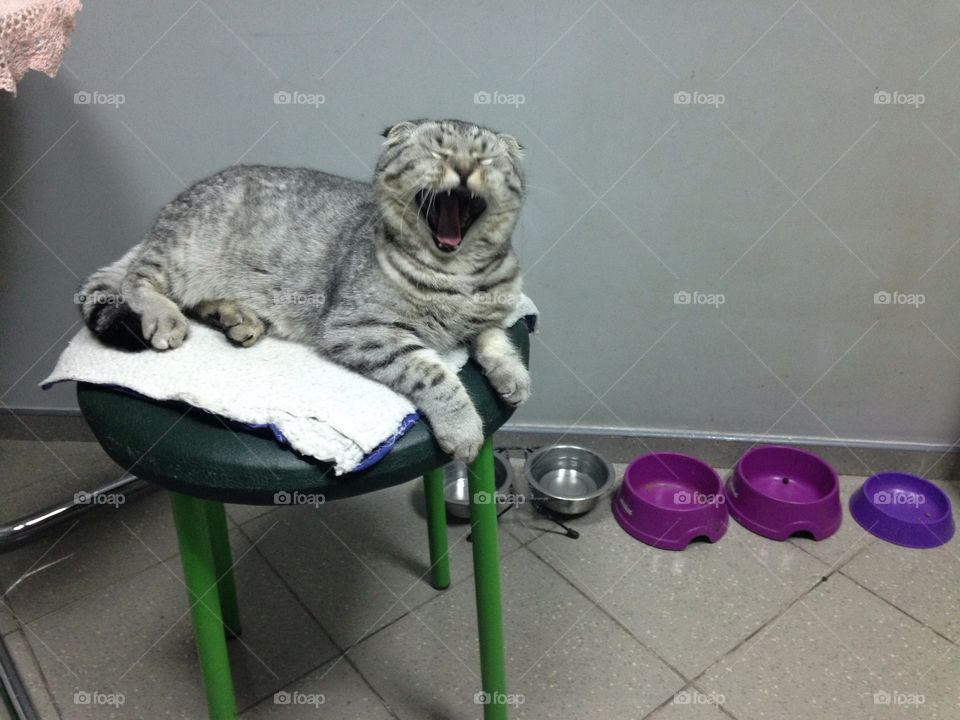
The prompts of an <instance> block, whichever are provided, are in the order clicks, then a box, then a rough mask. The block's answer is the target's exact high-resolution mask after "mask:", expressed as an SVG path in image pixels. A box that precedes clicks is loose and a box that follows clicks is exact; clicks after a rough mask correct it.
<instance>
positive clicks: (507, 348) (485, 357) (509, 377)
mask: <svg viewBox="0 0 960 720" xmlns="http://www.w3.org/2000/svg"><path fill="white" fill-rule="evenodd" d="M472 349H473V356H474V358H475V359H476V361H477V362H478V363H479V364H480V367H482V368H483V371H484V373H486V375H487V379H488V380H489V381H490V384H491V385H493V388H494V390H496V391H497V392H498V393H500V395H501V396H502V397H503V399H504V400H506V401H507V402H508V403H510V404H511V405H520V404H521V403H523V402H525V401H526V400H527V398H528V397H530V373H529V372H528V371H527V368H526V366H525V365H524V364H523V359H522V358H521V357H520V353H519V352H517V349H516V348H515V347H514V346H513V343H512V342H511V341H510V336H509V335H507V333H506V331H505V330H503V329H502V328H490V329H488V330H484V331H483V332H481V333H480V334H479V335H478V336H477V338H476V339H475V340H474V341H473V348H472Z"/></svg>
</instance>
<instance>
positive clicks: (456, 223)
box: [436, 195, 463, 248]
mask: <svg viewBox="0 0 960 720" xmlns="http://www.w3.org/2000/svg"><path fill="white" fill-rule="evenodd" d="M436 202H437V240H438V241H439V242H440V244H441V245H443V246H444V247H448V248H456V247H460V241H461V240H462V239H463V238H461V237H460V202H459V201H458V200H457V198H455V197H453V196H450V195H447V196H440V197H438V198H437V201H436Z"/></svg>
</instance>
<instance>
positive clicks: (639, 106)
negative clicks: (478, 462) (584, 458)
mask: <svg viewBox="0 0 960 720" xmlns="http://www.w3.org/2000/svg"><path fill="white" fill-rule="evenodd" d="M338 5H341V6H343V7H344V8H346V7H348V6H347V5H346V4H344V3H340V4H338ZM349 7H350V9H349V10H347V9H339V8H337V7H333V6H331V5H330V4H327V5H326V6H324V7H318V4H317V3H315V2H307V1H306V0H302V1H298V2H283V3H261V2H252V1H250V0H245V1H244V2H226V1H225V0H200V1H198V2H196V3H193V4H191V0H177V1H171V2H163V3H149V2H145V1H142V0H141V1H140V2H90V3H87V6H86V8H85V9H84V10H83V12H82V13H81V14H80V15H79V18H78V26H77V30H76V33H75V35H74V38H73V46H72V47H71V48H70V50H69V51H68V53H67V54H66V64H67V66H68V68H64V69H63V70H61V72H60V74H59V76H58V77H57V78H56V79H53V80H51V79H47V78H45V77H42V76H38V75H36V74H34V75H33V76H31V77H29V78H28V79H26V81H25V82H23V83H22V85H21V89H20V96H19V97H18V98H17V99H16V100H13V99H11V98H9V97H4V98H0V137H2V148H0V153H2V155H0V157H2V161H0V193H4V192H5V193H6V194H3V195H2V202H3V203H4V205H0V238H2V240H0V253H2V255H0V273H2V276H0V277H2V298H0V300H2V302H0V332H2V352H0V393H3V395H2V401H3V403H5V404H6V405H8V406H10V407H15V408H51V409H71V408H74V407H75V402H74V397H73V390H72V388H70V387H62V388H59V389H55V390H53V391H50V392H41V391H40V390H39V389H37V387H36V384H37V382H38V381H39V380H40V379H41V378H42V377H43V375H44V374H45V373H46V372H47V371H48V370H49V369H50V368H51V366H52V363H53V362H54V359H55V358H56V355H57V352H58V350H59V349H60V348H62V347H63V345H64V344H65V342H66V338H67V337H69V336H70V335H72V333H73V332H75V331H76V326H75V325H74V323H75V322H76V320H77V309H76V308H75V307H74V305H73V304H72V303H71V296H72V294H73V292H74V290H75V286H76V285H77V283H78V278H80V277H83V276H84V275H85V274H86V273H88V272H90V271H91V270H93V269H94V268H96V267H98V266H100V265H103V264H105V263H107V262H108V261H110V260H113V259H114V258H116V257H117V256H119V255H120V254H121V252H122V251H123V250H124V249H125V248H127V247H128V246H130V245H131V244H133V243H134V242H136V241H137V240H138V238H139V237H140V236H141V235H142V233H143V232H144V230H145V229H146V228H147V226H148V224H149V223H150V221H151V218H152V216H153V215H154V214H155V212H156V211H157V209H158V208H159V207H160V205H161V204H162V203H164V202H165V201H167V200H168V199H170V198H171V197H172V196H173V195H174V194H175V193H176V192H177V191H178V190H179V189H180V188H181V186H182V182H187V183H189V182H191V181H193V180H195V179H197V178H200V177H202V176H204V175H207V174H209V173H211V172H212V171H214V170H217V169H219V168H220V167H222V166H225V165H229V164H231V163H233V162H235V161H237V160H238V159H241V158H242V159H243V161H245V162H257V163H273V164H303V165H310V166H316V167H321V168H324V169H327V170H331V171H334V172H339V173H342V174H344V175H349V176H353V177H367V176H369V174H370V166H371V165H372V163H373V162H374V159H375V157H376V155H377V153H378V151H379V149H380V145H379V142H380V138H379V137H378V134H377V133H378V132H379V131H380V130H381V129H382V128H383V126H385V125H386V124H388V123H389V122H391V121H395V120H398V119H403V118H409V117H421V116H455V117H464V118H469V119H474V120H476V121H478V122H481V123H486V124H490V125H493V126H495V127H499V128H502V129H505V130H509V131H511V132H513V133H515V134H516V135H517V136H518V137H519V138H520V139H521V140H522V141H523V142H524V143H525V145H526V146H527V148H528V168H529V180H530V197H529V202H528V205H527V208H526V210H525V212H524V216H523V220H522V224H521V227H520V230H519V233H518V237H517V245H518V248H519V252H520V254H521V256H522V258H523V261H524V263H525V265H526V267H527V280H526V282H527V289H528V292H529V294H530V295H531V296H533V298H534V299H535V300H536V301H537V302H538V303H539V305H540V308H541V310H542V312H543V324H542V328H543V330H542V334H541V335H540V337H539V338H537V339H535V340H534V342H533V353H534V364H533V371H534V376H535V382H536V386H535V394H534V397H533V399H532V400H531V401H530V403H529V405H527V406H526V407H524V408H523V409H522V411H521V412H520V413H518V415H517V416H516V424H517V425H528V426H538V427H543V426H548V427H557V428H561V429H563V428H567V427H569V426H571V425H572V424H574V423H576V425H577V428H616V429H618V430H624V431H633V430H639V431H643V432H652V433H668V434H669V433H688V434H705V435H729V436H738V435H746V436H755V435H759V434H764V433H768V434H773V435H782V436H788V437H791V438H793V439H800V440H802V439H810V440H813V439H826V440H842V441H844V442H851V443H880V442H882V443H892V444H900V445H909V444H914V443H919V444H930V445H943V446H945V445H949V444H951V443H952V442H953V441H954V440H955V439H956V438H957V435H958V433H960V357H958V353H960V328H958V324H957V322H956V317H957V313H956V300H957V290H956V282H955V278H956V277H957V275H958V272H957V271H958V269H960V249H957V248H956V247H955V245H956V244H957V241H958V238H960V210H958V203H957V196H958V190H960V157H958V152H960V125H958V124H957V123H956V117H957V116H958V114H960V113H958V111H960V107H958V97H957V93H956V78H957V76H958V74H960V72H958V71H960V47H955V46H954V45H955V43H956V41H957V29H956V28H957V26H958V22H957V21H958V19H960V8H958V6H957V5H956V4H955V3H948V2H940V1H935V2H933V1H932V2H924V3H894V2H874V3H844V4H842V7H838V4H837V3H833V2H829V1H828V0H809V1H808V2H806V3H804V2H798V3H793V4H791V2H789V0H782V1H780V2H774V3H757V2H752V3H746V2H728V1H717V2H709V3H706V2H677V1H669V2H668V1H664V2H644V3H638V2H627V1H626V0H606V2H604V1H601V2H598V3H594V4H592V5H591V4H589V3H588V2H581V3H574V2H537V3H510V2H505V1H502V2H493V1H478V2H473V3H469V4H467V3H457V4H456V5H455V4H453V3H443V2H422V1H419V0H398V1H397V2H392V3H391V2H390V1H389V0H385V1H384V2H376V3H374V2H361V3H353V4H351V5H350V6H349ZM283 90H285V91H297V92H301V93H314V94H321V93H322V94H323V96H324V100H325V101H324V103H323V104H322V105H318V106H316V107H313V106H309V105H294V104H290V105H277V104H275V103H274V93H275V92H277V91H283ZM884 90H886V91H900V92H909V93H922V94H923V95H924V102H923V104H922V105H919V106H918V107H915V106H912V105H904V104H895V103H891V104H877V103H875V101H874V94H875V92H877V91H884ZM483 91H499V92H500V93H512V94H522V95H523V96H524V98H523V99H524V102H523V104H522V105H517V106H515V105H508V104H496V103H490V104H476V103H475V101H474V96H475V93H478V92H483ZM682 91H688V92H692V91H699V92H701V93H721V94H722V95H723V96H724V97H723V100H724V102H723V104H722V105H719V106H712V105H705V104H693V103H691V104H686V105H685V104H677V103H675V101H674V94H675V93H677V92H682ZM77 92H100V93H107V94H109V93H122V94H123V96H124V103H123V105H122V106H119V107H113V106H110V105H102V104H95V103H91V104H76V103H75V101H74V96H75V93H77ZM11 185H12V186H13V187H12V189H10V190H9V191H8V190H7V188H8V187H9V186H11ZM14 213H15V214H16V216H19V219H17V217H15V216H14ZM682 291H698V292H701V293H704V294H718V293H719V294H722V295H723V300H724V302H723V304H722V305H720V306H719V307H716V306H710V305H695V304H688V305H684V304H676V303H675V301H674V296H675V293H677V292H682ZM878 291H890V292H893V291H896V292H902V293H919V294H922V295H923V300H924V303H923V305H921V306H919V307H917V306H915V305H903V304H877V303H875V301H874V294H875V293H876V292H878ZM11 386H12V387H11ZM7 388H10V389H9V390H7ZM598 396H599V397H600V398H601V399H600V400H598V399H597V398H598ZM798 397H799V398H800V399H799V401H798V400H797V398H798Z"/></svg>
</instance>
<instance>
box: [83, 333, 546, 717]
mask: <svg viewBox="0 0 960 720" xmlns="http://www.w3.org/2000/svg"><path fill="white" fill-rule="evenodd" d="M509 334H510V336H511V338H512V340H513V342H514V344H515V345H516V346H517V347H518V348H519V349H520V351H521V352H522V354H523V357H524V360H525V361H528V360H529V352H530V347H529V338H528V336H527V330H526V326H525V325H524V323H523V322H522V321H521V322H518V323H517V324H516V325H514V326H513V327H512V328H511V329H510V330H509ZM460 379H461V380H462V381H463V383H464V384H465V385H466V388H467V391H468V392H469V394H470V397H471V398H472V400H473V402H474V404H475V406H476V408H477V410H478V412H479V413H480V416H481V417H482V418H483V422H484V432H485V434H486V435H487V441H486V442H485V443H484V445H483V448H482V449H481V451H480V454H479V456H478V457H477V458H476V460H474V461H473V463H471V465H470V479H469V486H470V523H471V525H472V532H473V567H474V583H475V586H476V601H477V627H478V631H479V640H480V676H481V684H482V690H483V691H484V693H485V694H486V697H487V698H489V699H492V702H488V703H487V704H486V705H484V710H483V716H484V719H485V720H495V719H496V720H501V719H503V718H506V717H507V708H506V705H505V704H504V703H503V700H504V699H505V696H506V672H505V668H504V650H503V623H502V619H501V608H500V575H499V561H498V550H497V509H496V504H495V502H494V501H493V494H494V475H493V447H492V444H491V441H490V439H489V438H490V436H491V435H492V434H493V432H494V431H495V430H497V429H498V428H499V427H500V426H501V425H503V423H504V422H506V421H507V419H508V418H509V417H510V415H511V414H512V413H513V408H511V407H510V406H509V405H507V404H506V403H504V402H503V401H502V400H501V399H500V398H499V396H498V395H497V394H496V392H495V391H494V390H493V389H492V388H491V387H490V385H489V384H488V383H487V381H486V378H485V377H484V375H483V373H482V371H481V370H480V368H479V367H478V366H477V365H476V364H475V363H474V362H473V361H470V362H469V363H467V365H466V366H465V367H464V369H463V370H462V371H461V372H460ZM77 397H78V400H79V403H80V409H81V410H82V411H83V415H84V417H85V418H86V420H87V422H88V423H89V424H90V427H91V428H92V429H93V432H94V434H95V435H96V437H97V440H99V442H100V444H101V445H102V446H103V448H104V450H106V452H107V454H108V455H110V457H111V458H113V459H114V460H115V461H116V462H117V463H119V464H120V465H121V466H122V467H125V468H128V469H129V471H130V472H132V473H133V474H134V475H136V476H137V477H140V478H142V479H144V480H148V481H150V482H153V483H156V484H158V485H161V486H163V487H165V488H166V489H168V490H170V491H171V493H170V494H171V498H172V501H173V514H174V521H175V523H176V527H177V536H178V539H179V542H180V553H181V558H182V561H183V573H184V578H185V580H186V585H187V589H188V591H187V592H188V600H189V601H190V610H191V616H192V619H193V630H194V635H195V636H196V640H197V651H198V654H199V658H200V669H201V672H202V674H203V682H204V685H205V687H206V694H207V705H208V707H209V713H210V718H212V719H214V720H227V719H228V718H234V717H236V701H235V699H234V695H233V682H232V679H231V675H230V663H229V658H228V656H227V639H228V637H230V636H235V635H239V633H240V619H239V611H238V607H237V599H236V591H235V587H234V580H233V572H232V561H231V558H230V544H229V541H228V539H227V521H226V515H225V513H224V508H223V503H224V502H230V503H242V504H248V505H273V504H275V502H274V496H275V495H276V494H277V493H281V492H286V493H303V494H319V495H322V496H323V497H324V498H325V500H336V499H338V498H345V497H352V496H355V495H363V494H365V493H368V492H373V491H375V490H382V489H383V488H387V487H391V486H393V485H399V484H400V483H404V482H407V481H409V480H412V479H413V478H415V477H418V476H421V475H422V476H423V480H424V491H425V494H426V500H427V535H428V539H429V546H430V569H431V576H432V581H433V585H434V586H435V587H436V588H437V589H441V590H442V589H444V588H446V587H448V586H449V585H450V569H449V564H448V559H447V525H446V515H445V510H444V501H443V472H442V470H441V468H442V466H443V465H445V464H446V463H448V462H449V461H450V458H449V456H447V455H445V454H444V453H443V452H442V451H441V450H440V447H439V446H438V445H437V443H436V440H434V438H433V435H432V434H431V433H430V430H429V427H428V426H427V425H426V423H424V422H422V421H421V422H418V423H417V424H416V425H414V426H413V427H412V428H411V429H410V430H409V431H408V432H407V433H406V434H405V435H404V436H403V437H402V438H400V440H398V441H397V443H396V445H395V446H394V447H393V449H392V450H391V451H390V452H389V453H388V454H387V455H386V456H385V457H384V458H383V459H382V460H381V461H380V462H378V463H376V464H375V465H373V466H372V467H370V468H367V469H366V470H362V471H359V472H356V473H351V474H348V475H341V476H340V477H336V476H335V475H334V473H333V470H332V468H331V467H330V466H329V465H328V464H325V463H320V462H312V461H309V460H305V459H303V458H301V457H300V456H298V455H296V454H295V453H293V452H290V451H289V450H287V449H285V448H283V447H281V446H280V445H279V444H278V443H277V442H276V441H275V440H274V439H273V438H272V437H269V436H267V435H266V434H265V433H254V432H250V431H248V430H247V429H245V428H242V427H239V426H238V427H233V426H232V425H231V424H230V423H229V422H227V421H224V420H222V419H220V418H217V417H215V416H212V415H210V414H208V413H205V412H204V411H202V410H198V409H196V408H190V407H189V406H187V405H183V404H179V403H170V402H157V401H153V400H148V399H146V398H142V397H138V396H133V395H129V394H127V393H123V392H120V391H117V390H113V389H111V388H108V387H105V386H101V385H90V384H87V383H80V384H79V385H78V388H77ZM238 440H239V441H238ZM478 494H479V497H481V498H490V499H491V500H490V501H489V502H485V503H475V502H474V498H476V497H478Z"/></svg>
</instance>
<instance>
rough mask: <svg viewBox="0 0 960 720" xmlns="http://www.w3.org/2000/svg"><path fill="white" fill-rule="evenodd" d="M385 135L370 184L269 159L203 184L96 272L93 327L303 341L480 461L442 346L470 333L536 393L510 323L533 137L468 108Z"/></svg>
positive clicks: (493, 372)
mask: <svg viewBox="0 0 960 720" xmlns="http://www.w3.org/2000/svg"><path fill="white" fill-rule="evenodd" d="M384 136H385V137H386V149H385V150H384V152H383V154H382V156H381V157H380V160H379V161H378V163H377V167H376V170H375V173H374V177H373V183H372V184H370V183H363V182H357V181H353V180H348V179H345V178H341V177H337V176H334V175H329V174H326V173H323V172H319V171H315V170H307V169H292V168H273V167H259V166H237V167H231V168H228V169H226V170H224V171H222V172H220V173H218V174H217V175H214V176H213V177H210V178H208V179H206V180H202V181H200V182H198V183H196V184H195V185H193V186H192V187H191V188H189V189H188V190H186V191H184V192H183V193H181V194H180V195H179V196H178V197H177V198H176V199H175V200H174V201H173V202H171V203H170V204H169V205H167V206H166V207H165V208H164V209H163V210H162V211H161V213H160V216H159V217H158V219H157V220H156V222H155V224H154V225H153V227H152V228H151V230H150V232H149V233H148V234H147V237H146V238H145V239H144V240H143V242H141V243H140V244H139V245H137V246H136V247H134V248H133V249H132V250H131V251H130V252H128V253H127V254H126V255H125V256H124V257H123V258H121V259H120V260H118V261H117V262H115V263H114V264H112V265H110V266H108V267H106V268H103V269H101V270H99V271H97V272H95V273H93V274H92V275H91V276H90V278H89V279H88V280H87V281H86V283H85V284H84V287H83V289H82V292H83V294H84V296H85V297H84V302H83V305H82V313H83V317H84V320H85V321H86V323H87V325H88V326H89V327H90V328H91V329H92V330H93V331H94V332H95V333H96V334H97V335H98V336H99V337H100V338H101V339H102V340H104V341H105V342H107V343H109V344H112V345H115V346H119V347H124V348H127V349H131V350H135V349H142V348H147V347H152V348H154V349H156V350H168V349H172V348H176V347H179V346H180V344H181V343H183V342H184V341H185V340H186V339H187V333H188V327H189V326H188V324H187V320H186V317H185V315H184V314H185V313H186V314H190V315H194V316H196V317H198V318H199V319H201V320H204V321H206V322H208V323H211V324H213V325H215V326H217V327H219V328H221V329H222V330H223V332H224V333H225V334H226V336H227V337H228V338H229V339H230V340H231V341H233V342H234V343H237V344H240V345H250V344H252V343H254V342H256V340H257V339H259V337H260V336H261V335H263V333H264V332H269V333H270V334H272V335H276V336H278V337H284V338H288V339H291V340H295V341H299V342H302V343H306V344H308V345H310V346H311V347H313V348H315V349H316V350H317V351H318V352H320V353H321V354H322V355H324V356H326V357H328V358H330V359H331V360H333V361H335V362H337V363H339V364H342V365H344V366H346V367H349V368H352V369H354V370H356V371H357V372H359V373H361V374H363V375H365V376H368V377H370V378H373V379H375V380H377V381H380V382H382V383H385V384H386V385H388V386H390V387H391V388H393V389H394V390H396V391H397V392H399V393H401V394H403V395H406V396H407V397H409V398H410V399H411V400H412V401H413V402H414V403H415V404H416V405H417V406H418V407H419V408H420V409H421V410H422V411H423V412H424V414H425V415H426V417H427V419H428V420H429V422H430V423H431V426H432V427H433V430H434V434H435V435H436V437H437V440H438V441H439V443H440V445H441V447H442V448H443V449H444V450H445V451H447V452H449V453H451V454H453V455H455V456H456V457H458V458H461V459H464V460H469V459H471V458H473V457H474V456H475V455H476V453H477V451H478V450H479V448H480V445H481V443H482V441H483V433H482V427H481V422H480V417H479V415H478V414H477V412H476V410H475V409H474V407H473V405H472V403H471V402H470V399H469V397H468V396H467V393H466V390H465V389H464V387H463V385H462V384H461V383H460V381H459V380H458V379H457V376H456V375H455V374H454V373H453V372H451V371H450V370H449V369H447V367H446V366H445V365H444V364H443V362H441V360H440V356H439V353H440V352H442V351H445V350H448V349H450V348H452V347H455V346H457V345H459V344H462V343H469V344H470V346H471V348H472V351H473V355H474V357H475V358H476V359H477V361H478V362H479V363H480V365H481V366H482V367H483V368H484V370H485V372H486V374H487V376H488V378H489V380H490V382H491V384H492V385H493V386H494V387H495V388H496V389H497V391H498V392H499V393H500V394H501V395H502V396H503V397H504V398H506V400H507V401H508V402H511V403H514V404H519V403H521V402H523V401H524V400H525V399H526V398H527V396H528V395H529V389H530V379H529V375H528V373H527V371H526V368H525V367H524V365H523V363H522V361H521V359H520V357H519V356H518V354H517V351H516V349H515V348H514V347H513V346H512V344H511V343H510V340H509V338H508V336H507V335H506V334H505V332H504V331H503V329H502V328H501V323H502V321H503V319H504V317H505V316H506V314H507V312H508V311H509V310H510V309H511V307H512V305H513V304H514V302H515V301H516V298H517V296H518V294H519V292H520V269H519V265H518V263H517V258H516V256H515V255H514V253H513V251H512V248H511V233H512V231H513V228H514V225H515V223H516V220H517V215H518V213H519V210H520V207H521V204H522V201H523V196H524V190H523V188H524V184H523V175H522V172H521V169H520V154H521V148H520V146H519V144H518V143H517V141H516V140H514V139H513V138H512V137H510V136H509V135H504V134H501V133H497V132H495V131H492V130H489V129H486V128H483V127H480V126H477V125H474V124H471V123H466V122H462V121H459V120H442V121H432V120H418V121H413V122H402V123H399V124H398V125H395V126H393V127H391V128H389V129H388V130H387V131H385V133H384Z"/></svg>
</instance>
